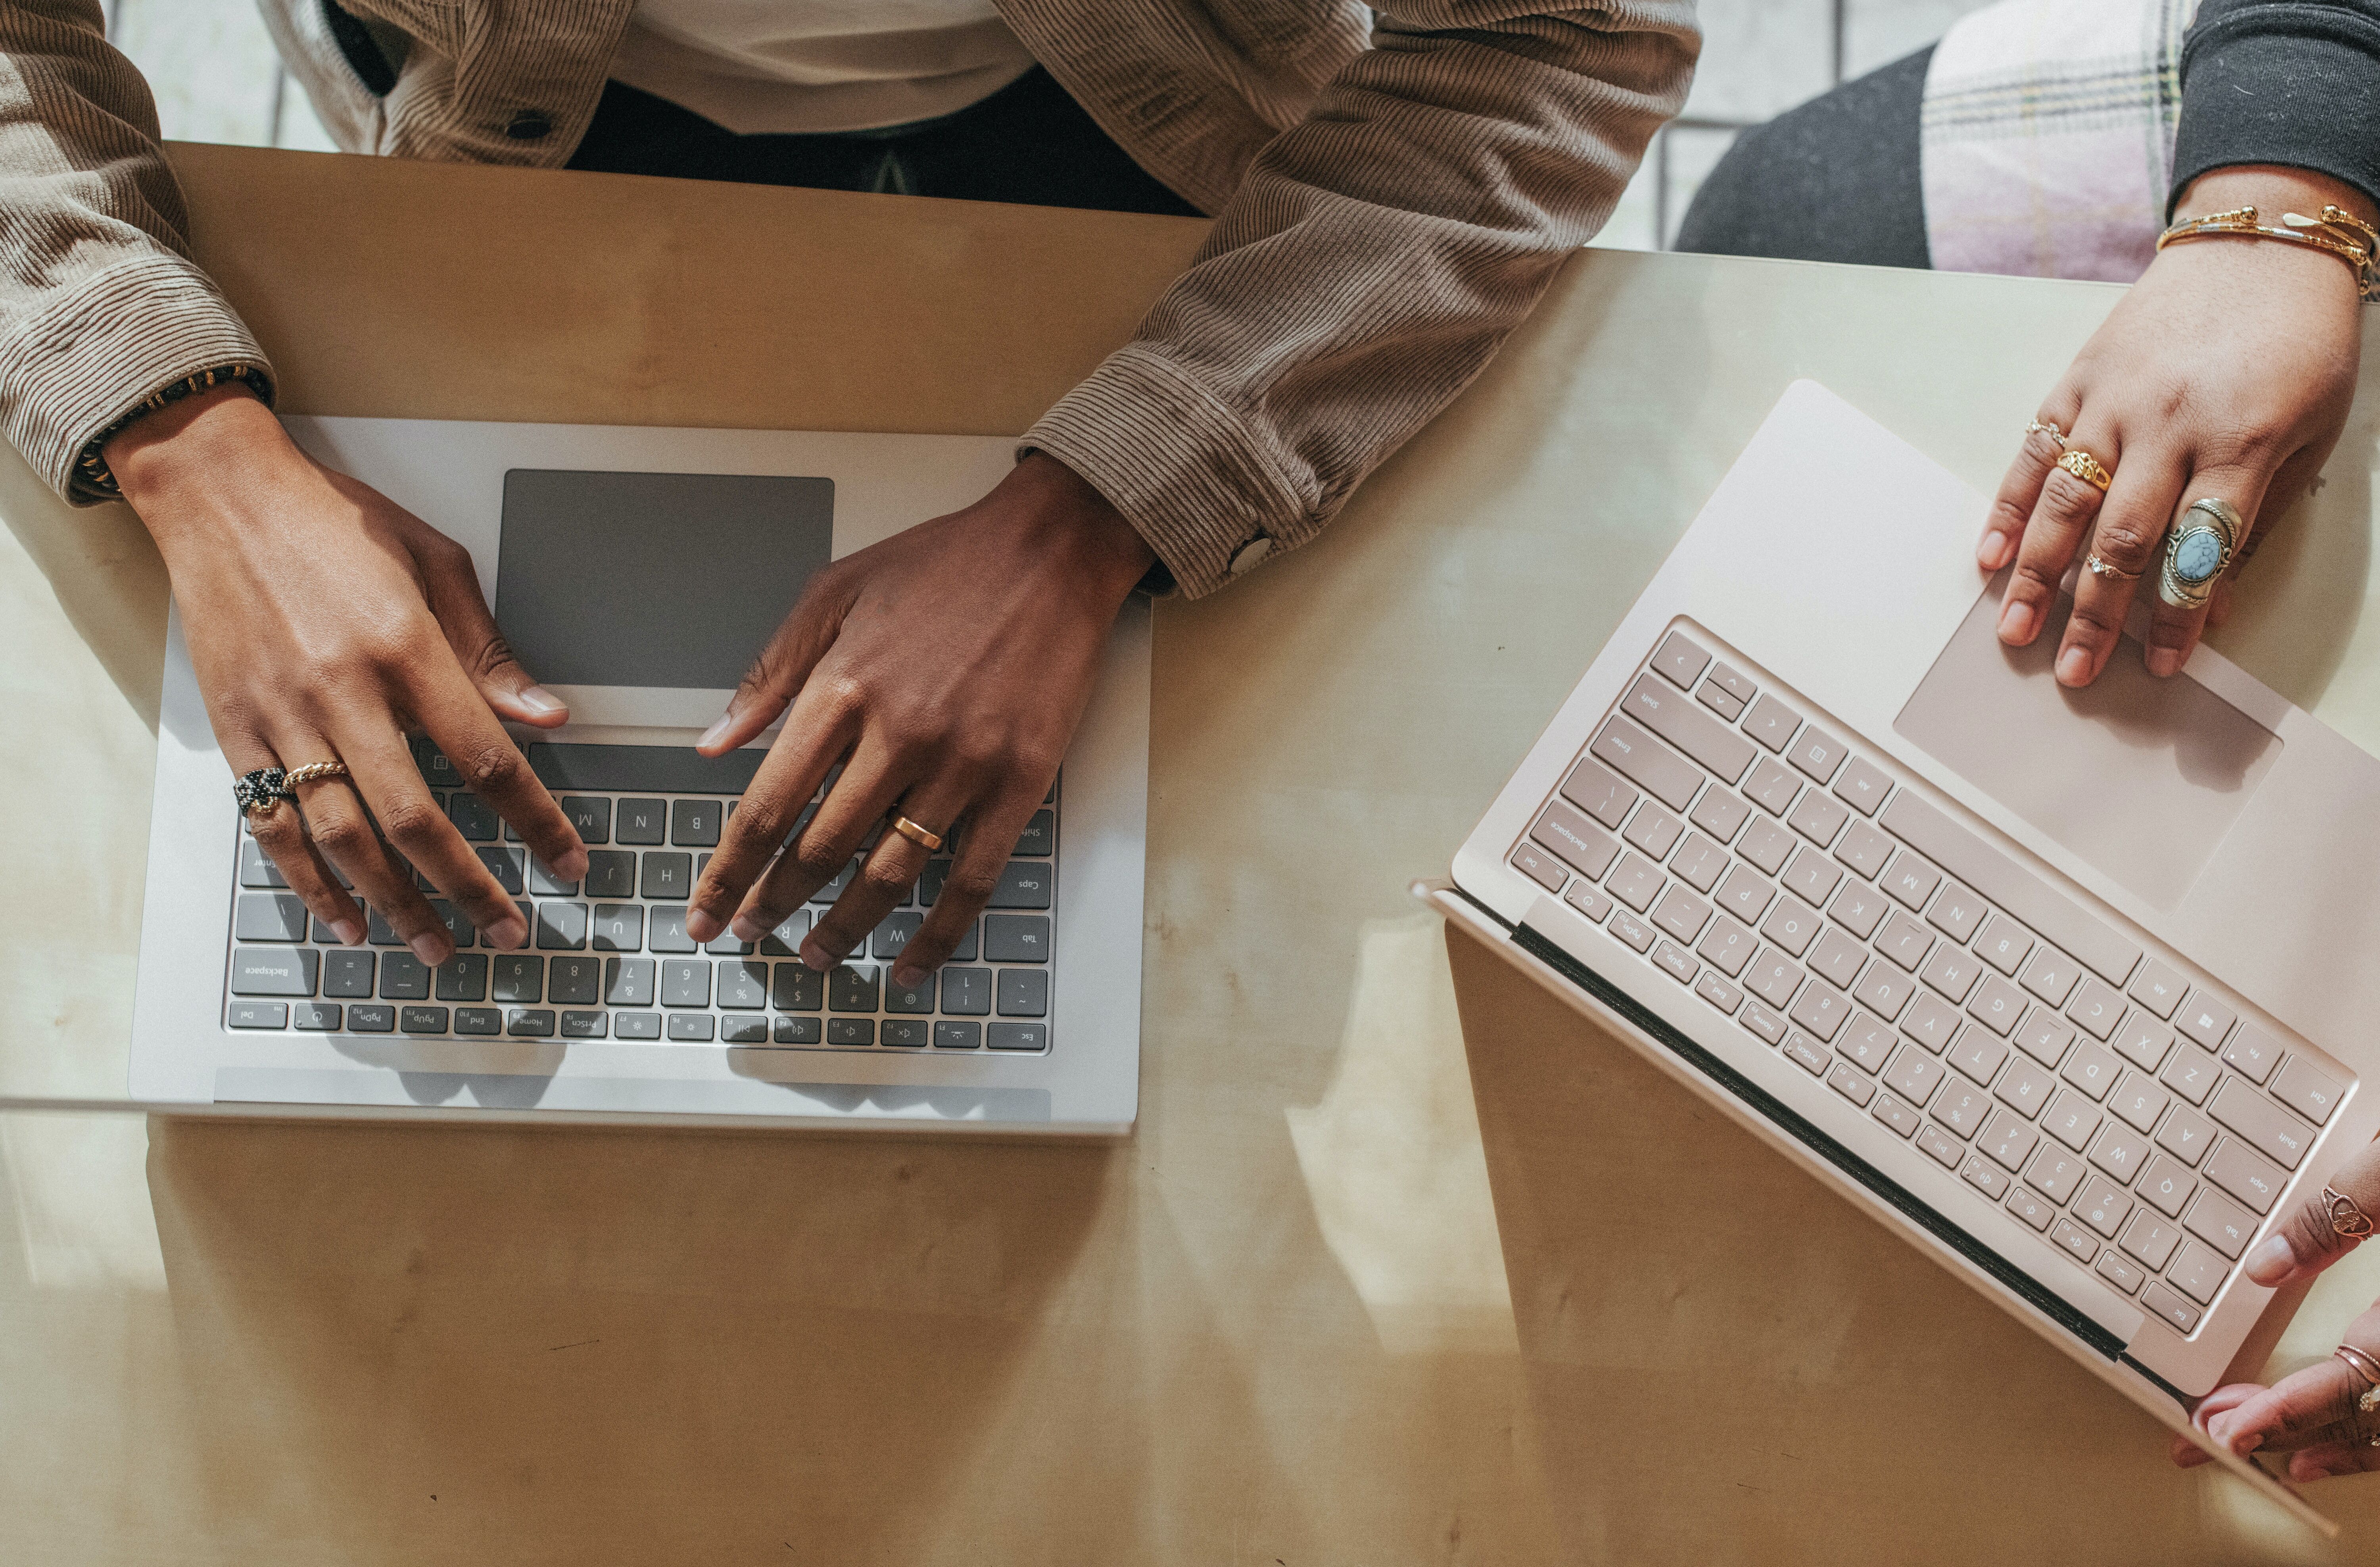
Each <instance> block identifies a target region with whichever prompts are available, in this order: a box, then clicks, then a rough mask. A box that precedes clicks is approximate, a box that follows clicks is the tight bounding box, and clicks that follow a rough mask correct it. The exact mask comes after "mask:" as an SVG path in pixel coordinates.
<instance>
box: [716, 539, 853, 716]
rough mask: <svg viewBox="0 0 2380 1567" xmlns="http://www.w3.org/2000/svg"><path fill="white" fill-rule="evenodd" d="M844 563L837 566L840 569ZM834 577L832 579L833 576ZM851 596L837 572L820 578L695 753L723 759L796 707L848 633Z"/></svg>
mask: <svg viewBox="0 0 2380 1567" xmlns="http://www.w3.org/2000/svg"><path fill="white" fill-rule="evenodd" d="M840 564H841V563H837V565H840ZM831 574H832V575H831ZM847 601H848V600H847V595H846V593H845V591H844V588H843V585H842V575H841V573H839V572H837V571H836V568H835V567H832V566H831V567H829V568H828V569H827V571H823V572H820V574H819V575H818V576H817V577H813V578H812V579H811V581H810V585H809V588H808V589H807V591H805V592H804V593H803V594H802V596H801V599H800V600H799V601H797V602H796V603H795V605H794V609H793V613H790V614H788V615H787V616H785V618H784V621H783V624H781V625H780V626H778V627H777V629H776V630H775V632H773V633H772V634H771V636H770V638H769V641H768V645H767V646H765V647H763V648H762V649H761V650H760V652H759V657H757V658H755V659H754V660H753V661H752V663H751V667H750V668H748V669H747V670H746V671H745V672H744V678H743V679H742V680H741V681H738V682H737V683H736V686H735V695H734V696H732V697H730V698H727V711H725V712H723V713H721V714H720V715H719V718H718V720H717V721H716V722H715V723H712V724H711V726H710V728H709V729H706V730H704V731H703V732H702V738H700V739H699V740H697V741H696V742H695V743H694V744H695V748H696V749H697V750H698V751H700V752H701V753H702V754H703V755H705V756H712V757H715V756H723V755H725V754H726V753H727V752H729V751H732V750H734V749H735V747H738V746H743V745H748V744H749V743H750V742H751V740H752V737H753V736H754V735H758V734H759V733H760V731H762V730H763V729H766V728H768V727H769V725H770V724H771V723H775V722H776V720H777V715H778V714H780V713H782V712H783V711H785V709H787V708H788V707H790V706H792V705H793V700H794V698H795V697H796V696H798V695H800V693H801V689H802V686H803V685H804V684H805V683H807V681H808V679H809V677H810V672H811V671H812V670H814V669H816V668H817V667H818V662H819V660H820V659H822V658H824V657H825V656H826V652H827V650H828V649H829V648H832V647H833V646H834V639H835V638H836V637H837V636H838V635H840V634H841V632H842V630H843V614H844V608H845V606H846V604H847Z"/></svg>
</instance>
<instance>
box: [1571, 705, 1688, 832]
mask: <svg viewBox="0 0 2380 1567" xmlns="http://www.w3.org/2000/svg"><path fill="white" fill-rule="evenodd" d="M1588 748H1589V749H1590V750H1592V751H1593V752H1594V753H1595V755H1596V756H1597V757H1599V758H1601V759H1603V760H1605V761H1607V762H1609V763H1610V764H1611V765H1612V767H1614V768H1615V769H1617V770H1618V771H1620V772H1621V774H1622V775H1623V776H1625V777H1626V778H1628V779H1629V780H1630V781H1631V782H1633V783H1634V784H1636V785H1637V787H1639V788H1641V789H1643V790H1644V791H1645V793H1646V794H1648V795H1650V796H1653V797H1654V798H1655V799H1657V800H1658V801H1660V802H1661V803H1662V804H1663V805H1665V806H1667V807H1669V808H1670V809H1671V810H1683V809H1685V808H1686V802H1687V801H1689V800H1691V799H1693V798H1694V791H1695V790H1697V789H1699V788H1701V787H1702V784H1703V771H1702V769H1700V768H1698V767H1696V766H1695V765H1694V763H1692V762H1690V761H1688V760H1686V759H1685V758H1683V757H1682V756H1680V755H1678V753H1677V752H1675V751H1672V750H1670V748H1669V747H1666V746H1664V745H1662V744H1661V743H1660V742H1659V741H1658V740H1656V739H1654V738H1653V736H1652V735H1649V734H1647V733H1646V732H1645V730H1644V729H1642V728H1640V727H1638V726H1637V725H1636V724H1635V723H1632V722H1630V721H1629V720H1628V719H1626V718H1623V717H1621V716H1620V715H1618V714H1614V715H1613V716H1612V718H1611V719H1610V721H1609V723H1605V724H1604V726H1603V729H1602V731H1601V733H1599V734H1597V735H1596V737H1595V744H1594V745H1593V746H1591V747H1588Z"/></svg>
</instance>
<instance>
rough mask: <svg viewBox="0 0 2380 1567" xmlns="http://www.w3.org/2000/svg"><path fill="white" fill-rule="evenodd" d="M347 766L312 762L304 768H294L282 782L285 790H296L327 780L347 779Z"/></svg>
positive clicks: (329, 762)
mask: <svg viewBox="0 0 2380 1567" xmlns="http://www.w3.org/2000/svg"><path fill="white" fill-rule="evenodd" d="M346 775H347V764H346V762H343V761H335V760H334V761H310V762H308V763H307V764H306V765H305V766H303V767H293V768H291V769H290V770H289V771H288V772H287V773H286V774H285V775H284V776H283V778H282V780H281V782H282V785H283V786H284V787H285V788H290V789H295V788H296V787H297V785H298V784H320V783H321V782H322V780H323V779H325V778H345V777H346Z"/></svg>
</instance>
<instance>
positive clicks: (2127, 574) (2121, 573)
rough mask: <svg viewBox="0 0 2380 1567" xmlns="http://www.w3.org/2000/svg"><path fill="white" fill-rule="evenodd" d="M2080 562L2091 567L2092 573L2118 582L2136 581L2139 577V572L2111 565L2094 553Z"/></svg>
mask: <svg viewBox="0 0 2380 1567" xmlns="http://www.w3.org/2000/svg"><path fill="white" fill-rule="evenodd" d="M2083 565H2087V566H2089V567H2090V568H2091V570H2092V573H2093V575H2095V576H2098V577H2112V578H2114V579H2115V580H2116V581H2118V582H2137V581H2139V580H2140V579H2141V574H2140V573H2139V572H2137V571H2126V570H2125V569H2124V568H2123V567H2122V566H2119V565H2109V564H2108V563H2107V562H2106V561H2104V560H2101V559H2100V558H2099V557H2098V556H2097V555H2095V554H2094V555H2092V556H2090V557H2089V558H2087V559H2086V560H2084V561H2083Z"/></svg>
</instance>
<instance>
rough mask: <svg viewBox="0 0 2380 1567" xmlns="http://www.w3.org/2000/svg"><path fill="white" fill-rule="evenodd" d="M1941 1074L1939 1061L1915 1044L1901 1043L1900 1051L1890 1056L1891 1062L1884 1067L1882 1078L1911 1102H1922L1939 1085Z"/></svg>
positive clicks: (1930, 1095) (1932, 1093) (1930, 1096)
mask: <svg viewBox="0 0 2380 1567" xmlns="http://www.w3.org/2000/svg"><path fill="white" fill-rule="evenodd" d="M1943 1076H1944V1070H1943V1067H1942V1063H1939V1062H1937V1061H1936V1060H1935V1059H1934V1058H1933V1057H1932V1056H1930V1055H1927V1054H1926V1053H1925V1051H1922V1050H1920V1049H1918V1048H1917V1047H1916V1046H1915V1045H1903V1046H1901V1047H1900V1054H1898V1055H1896V1056H1894V1057H1893V1058H1892V1064H1891V1065H1890V1066H1888V1067H1887V1068H1886V1069H1885V1074H1884V1080H1885V1081H1886V1082H1887V1083H1888V1084H1889V1085H1891V1086H1892V1087H1895V1088H1897V1089H1899V1090H1900V1092H1901V1093H1902V1094H1903V1095H1905V1096H1906V1097H1907V1098H1908V1099H1909V1101H1910V1102H1911V1103H1912V1104H1924V1103H1925V1101H1926V1100H1928V1099H1932V1098H1933V1097H1934V1090H1935V1089H1936V1088H1937V1087H1941V1084H1942V1078H1943Z"/></svg>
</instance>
